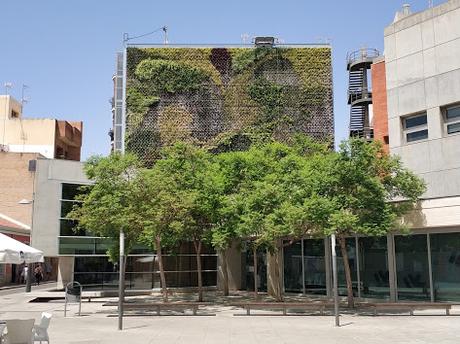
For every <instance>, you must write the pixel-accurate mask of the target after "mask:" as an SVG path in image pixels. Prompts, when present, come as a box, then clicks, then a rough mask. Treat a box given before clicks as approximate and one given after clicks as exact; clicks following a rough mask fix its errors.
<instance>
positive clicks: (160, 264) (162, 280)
mask: <svg viewBox="0 0 460 344" xmlns="http://www.w3.org/2000/svg"><path fill="white" fill-rule="evenodd" d="M155 244H156V245H155V246H156V248H157V259H158V267H159V269H160V284H161V293H162V294H163V301H164V302H168V289H167V288H166V277H165V269H164V267H163V255H162V254H161V240H160V238H156V239H155Z"/></svg>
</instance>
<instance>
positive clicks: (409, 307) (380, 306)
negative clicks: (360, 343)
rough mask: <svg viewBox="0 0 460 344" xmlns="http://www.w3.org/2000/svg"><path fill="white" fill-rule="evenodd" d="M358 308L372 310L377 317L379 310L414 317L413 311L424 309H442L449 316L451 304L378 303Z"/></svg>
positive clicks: (364, 304)
mask: <svg viewBox="0 0 460 344" xmlns="http://www.w3.org/2000/svg"><path fill="white" fill-rule="evenodd" d="M359 307H363V308H372V309H373V310H374V315H377V313H378V311H379V310H397V311H409V313H410V315H414V311H415V310H426V309H443V310H445V311H446V315H450V309H451V308H452V304H449V303H441V302H380V303H367V302H366V303H360V304H359Z"/></svg>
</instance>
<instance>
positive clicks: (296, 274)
mask: <svg viewBox="0 0 460 344" xmlns="http://www.w3.org/2000/svg"><path fill="white" fill-rule="evenodd" d="M284 288H285V290H286V291H288V292H299V293H302V292H303V285H302V243H301V242H300V241H297V242H295V243H293V244H291V245H289V246H286V247H284Z"/></svg>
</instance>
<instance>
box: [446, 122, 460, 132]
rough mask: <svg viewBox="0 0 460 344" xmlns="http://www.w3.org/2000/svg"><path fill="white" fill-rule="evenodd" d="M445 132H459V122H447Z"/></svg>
mask: <svg viewBox="0 0 460 344" xmlns="http://www.w3.org/2000/svg"><path fill="white" fill-rule="evenodd" d="M447 133H448V134H455V133H460V122H459V123H454V124H448V125H447Z"/></svg>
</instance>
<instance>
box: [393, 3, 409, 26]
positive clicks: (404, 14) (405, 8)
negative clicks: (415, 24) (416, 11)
mask: <svg viewBox="0 0 460 344" xmlns="http://www.w3.org/2000/svg"><path fill="white" fill-rule="evenodd" d="M411 14H412V11H411V9H410V5H409V4H404V5H403V8H402V10H401V11H398V12H396V14H395V19H394V20H393V23H396V22H397V21H400V20H401V19H404V18H406V17H408V16H410V15H411Z"/></svg>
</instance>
